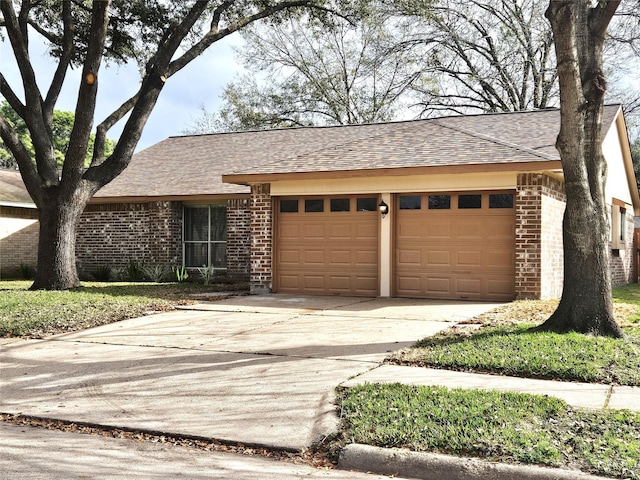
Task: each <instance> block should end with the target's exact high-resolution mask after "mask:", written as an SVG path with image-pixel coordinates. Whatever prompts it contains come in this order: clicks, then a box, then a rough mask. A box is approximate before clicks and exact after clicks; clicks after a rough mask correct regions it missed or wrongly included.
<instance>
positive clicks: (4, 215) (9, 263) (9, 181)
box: [0, 170, 38, 278]
mask: <svg viewBox="0 0 640 480" xmlns="http://www.w3.org/2000/svg"><path fill="white" fill-rule="evenodd" d="M37 251H38V211H37V210H36V206H35V204H34V203H33V201H32V200H31V197H30V196H29V193H28V192H27V190H26V188H25V186H24V183H22V178H21V177H20V173H19V172H17V171H15V170H0V278H6V277H16V276H19V273H20V266H21V265H22V264H24V265H28V266H29V267H32V268H33V267H35V266H36V263H37V257H36V255H37Z"/></svg>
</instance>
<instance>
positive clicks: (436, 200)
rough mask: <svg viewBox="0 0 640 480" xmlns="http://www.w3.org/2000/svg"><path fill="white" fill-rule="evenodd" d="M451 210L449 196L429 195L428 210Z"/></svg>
mask: <svg viewBox="0 0 640 480" xmlns="http://www.w3.org/2000/svg"><path fill="white" fill-rule="evenodd" d="M450 208H451V195H429V210H448V209H450Z"/></svg>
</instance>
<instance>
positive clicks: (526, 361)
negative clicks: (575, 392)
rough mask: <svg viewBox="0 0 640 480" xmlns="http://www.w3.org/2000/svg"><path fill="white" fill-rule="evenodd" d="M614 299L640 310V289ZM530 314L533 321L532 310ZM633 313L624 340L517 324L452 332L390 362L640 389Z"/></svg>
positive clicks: (627, 289)
mask: <svg viewBox="0 0 640 480" xmlns="http://www.w3.org/2000/svg"><path fill="white" fill-rule="evenodd" d="M614 298H615V299H616V301H617V302H624V303H628V304H632V305H637V306H640V287H639V286H638V285H637V284H636V285H628V286H624V287H620V288H616V289H615V290H614ZM528 310H529V311H527V312H526V313H527V316H530V307H528ZM509 311H510V312H511V311H513V312H517V311H518V310H517V309H516V308H512V309H511V310H509ZM628 311H629V315H630V316H631V318H628V319H625V322H624V324H625V325H626V326H625V327H623V328H624V331H625V334H626V336H627V338H624V339H614V338H609V337H594V336H588V335H582V334H578V333H569V334H557V333H550V332H531V331H529V328H530V327H532V326H533V324H530V323H518V319H517V318H514V319H513V322H511V323H512V324H507V325H500V326H491V325H484V326H482V327H480V328H478V329H477V330H476V331H474V332H472V333H469V330H462V331H460V329H450V330H447V331H445V332H443V333H441V334H439V335H435V336H433V337H429V338H425V339H424V340H421V341H420V342H418V343H417V344H416V345H415V346H414V348H410V349H405V350H403V351H400V352H396V353H395V354H394V355H393V356H392V357H390V358H389V359H388V361H389V362H392V363H399V364H404V365H417V366H425V367H434V368H445V369H452V370H464V371H476V372H491V373H499V374H503V375H512V376H519V377H533V378H545V379H554V380H566V381H580V382H588V383H607V384H608V383H617V384H620V385H634V386H640V326H638V324H637V323H634V322H633V319H634V318H635V316H636V315H637V313H636V311H635V309H633V308H630V309H628ZM515 314H516V313H513V315H515ZM514 323H515V324H514Z"/></svg>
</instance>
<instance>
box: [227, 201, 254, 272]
mask: <svg viewBox="0 0 640 480" xmlns="http://www.w3.org/2000/svg"><path fill="white" fill-rule="evenodd" d="M250 218H251V210H250V201H249V199H248V198H233V199H230V200H227V276H228V277H229V278H230V279H233V280H243V281H245V280H247V279H248V278H249V273H250V272H249V270H250V257H251V221H250Z"/></svg>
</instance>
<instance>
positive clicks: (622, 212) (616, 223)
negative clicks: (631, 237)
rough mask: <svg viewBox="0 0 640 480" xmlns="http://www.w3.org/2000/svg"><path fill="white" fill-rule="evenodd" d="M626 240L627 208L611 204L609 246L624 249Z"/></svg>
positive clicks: (614, 248)
mask: <svg viewBox="0 0 640 480" xmlns="http://www.w3.org/2000/svg"><path fill="white" fill-rule="evenodd" d="M626 241H627V209H626V208H624V207H621V206H620V205H616V204H614V205H611V248H612V249H613V250H624V248H625V243H626Z"/></svg>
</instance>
